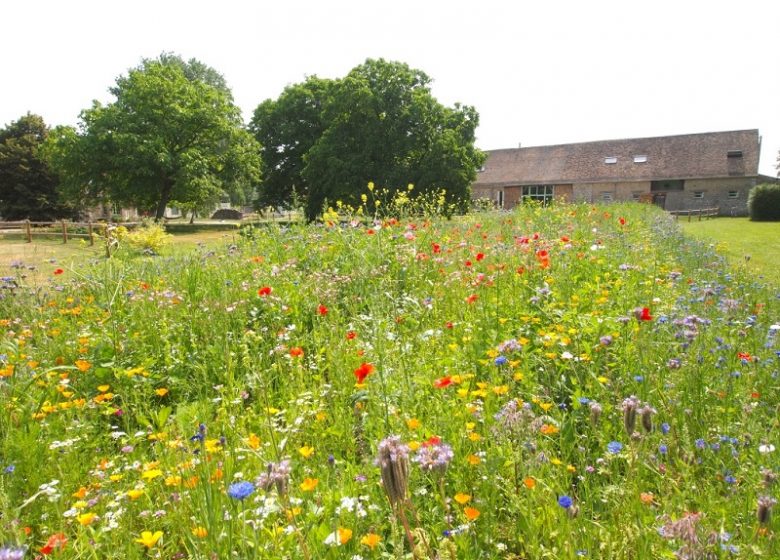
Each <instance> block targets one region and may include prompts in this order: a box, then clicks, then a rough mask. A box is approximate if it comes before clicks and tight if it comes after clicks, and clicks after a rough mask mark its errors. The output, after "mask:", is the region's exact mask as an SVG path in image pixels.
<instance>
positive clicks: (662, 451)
mask: <svg viewBox="0 0 780 560" xmlns="http://www.w3.org/2000/svg"><path fill="white" fill-rule="evenodd" d="M658 452H659V453H660V454H661V455H666V454H667V453H668V452H669V447H668V446H667V445H666V444H665V443H662V444H661V445H659V446H658Z"/></svg>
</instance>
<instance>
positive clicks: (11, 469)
mask: <svg viewBox="0 0 780 560" xmlns="http://www.w3.org/2000/svg"><path fill="white" fill-rule="evenodd" d="M15 470H16V465H8V466H7V467H6V468H5V469H4V470H3V472H4V473H5V474H13V472H14V471H15Z"/></svg>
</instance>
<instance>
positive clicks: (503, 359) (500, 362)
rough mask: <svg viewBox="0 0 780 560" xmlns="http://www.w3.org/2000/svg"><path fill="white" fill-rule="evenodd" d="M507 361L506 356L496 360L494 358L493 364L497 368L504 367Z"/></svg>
mask: <svg viewBox="0 0 780 560" xmlns="http://www.w3.org/2000/svg"><path fill="white" fill-rule="evenodd" d="M508 361H509V360H507V359H506V356H499V357H498V358H496V361H495V363H496V365H497V366H503V365H504V364H506V363H507V362H508Z"/></svg>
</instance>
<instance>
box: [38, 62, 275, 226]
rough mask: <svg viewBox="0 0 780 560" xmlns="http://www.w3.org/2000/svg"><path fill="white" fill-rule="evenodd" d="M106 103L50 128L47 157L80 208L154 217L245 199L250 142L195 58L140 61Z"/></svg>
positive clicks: (255, 155)
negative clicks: (172, 209)
mask: <svg viewBox="0 0 780 560" xmlns="http://www.w3.org/2000/svg"><path fill="white" fill-rule="evenodd" d="M110 91H111V93H112V94H113V95H114V96H115V97H116V100H115V101H114V102H113V103H110V104H108V105H105V106H104V105H101V104H100V103H98V102H94V103H93V105H92V107H91V108H89V109H86V110H84V111H82V113H81V123H80V125H79V128H78V129H73V128H69V127H61V128H57V129H55V130H54V131H53V132H52V135H51V140H50V142H49V143H48V144H47V151H46V153H47V157H48V159H49V161H50V163H51V165H52V167H53V168H54V169H55V170H56V171H57V172H58V173H59V174H60V177H61V180H62V185H63V188H64V190H65V191H66V192H67V193H68V195H69V196H70V197H72V198H75V199H78V200H91V201H99V200H110V201H112V202H115V203H118V204H123V205H132V206H136V207H138V208H140V209H142V210H153V211H154V215H155V218H156V219H160V218H162V216H163V214H164V212H165V207H166V206H168V205H172V204H174V205H175V204H181V205H182V206H185V207H190V208H193V207H201V206H204V205H206V204H208V203H210V202H216V201H218V200H219V198H220V197H221V196H223V195H224V194H225V193H227V194H230V195H231V198H232V199H234V200H236V201H243V200H244V199H245V198H246V196H247V195H248V194H249V193H250V192H251V191H252V190H253V188H254V186H255V184H256V182H257V181H258V180H259V172H260V162H261V160H260V157H259V149H260V147H259V146H258V145H257V142H256V141H255V140H254V138H253V137H252V135H251V134H249V133H248V132H247V131H246V130H244V129H243V126H242V122H241V116H240V111H239V109H238V108H237V107H236V106H235V105H234V103H233V100H232V96H231V94H230V91H229V90H228V88H227V86H226V85H225V82H224V79H222V77H221V76H220V75H219V74H218V73H217V72H216V71H215V70H213V69H211V68H209V67H208V66H206V65H204V64H203V63H201V62H198V61H196V60H190V61H188V62H185V61H184V60H182V59H181V58H179V57H177V56H175V55H170V54H163V55H161V56H160V57H159V58H157V59H151V60H144V61H143V62H142V63H141V65H140V66H138V67H137V68H133V69H131V70H130V71H129V72H128V74H127V75H126V76H120V77H119V78H118V79H117V81H116V86H115V87H113V88H111V90H110Z"/></svg>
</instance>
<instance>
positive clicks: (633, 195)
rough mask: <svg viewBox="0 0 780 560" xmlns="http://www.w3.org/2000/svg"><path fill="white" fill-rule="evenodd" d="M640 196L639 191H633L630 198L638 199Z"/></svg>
mask: <svg viewBox="0 0 780 560" xmlns="http://www.w3.org/2000/svg"><path fill="white" fill-rule="evenodd" d="M641 196H642V192H641V191H635V192H632V193H631V200H634V201H639V198H640V197H641Z"/></svg>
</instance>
